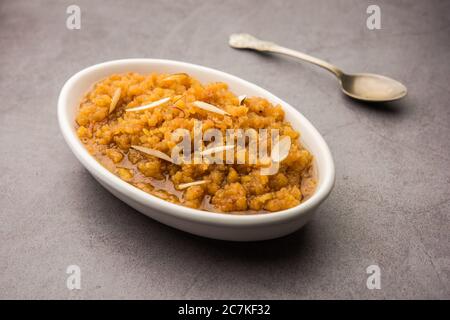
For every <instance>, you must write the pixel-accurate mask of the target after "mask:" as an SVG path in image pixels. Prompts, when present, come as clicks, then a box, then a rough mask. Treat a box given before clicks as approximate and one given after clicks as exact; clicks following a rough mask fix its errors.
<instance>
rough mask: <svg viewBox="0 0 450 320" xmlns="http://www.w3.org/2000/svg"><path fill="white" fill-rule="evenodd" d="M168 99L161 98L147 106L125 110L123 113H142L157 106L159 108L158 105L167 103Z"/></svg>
mask: <svg viewBox="0 0 450 320" xmlns="http://www.w3.org/2000/svg"><path fill="white" fill-rule="evenodd" d="M170 99H171V98H170V97H167V98H162V99H161V100H157V101H153V102H152V103H150V104H147V105H145V106H139V107H135V108H130V109H125V111H126V112H132V111H142V110H147V109H151V108H155V107H157V106H160V105H162V104H164V103H166V102H168V101H169V100H170Z"/></svg>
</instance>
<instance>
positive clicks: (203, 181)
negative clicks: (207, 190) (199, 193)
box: [178, 180, 209, 189]
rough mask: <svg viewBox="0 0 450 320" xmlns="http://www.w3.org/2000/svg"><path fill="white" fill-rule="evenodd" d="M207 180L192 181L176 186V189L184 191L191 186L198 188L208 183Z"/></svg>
mask: <svg viewBox="0 0 450 320" xmlns="http://www.w3.org/2000/svg"><path fill="white" fill-rule="evenodd" d="M208 182H209V181H208V180H200V181H194V182H188V183H182V184H179V185H178V189H186V188H189V187H192V186H199V185H201V184H205V183H208Z"/></svg>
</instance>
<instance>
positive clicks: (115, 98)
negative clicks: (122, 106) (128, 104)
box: [109, 88, 122, 113]
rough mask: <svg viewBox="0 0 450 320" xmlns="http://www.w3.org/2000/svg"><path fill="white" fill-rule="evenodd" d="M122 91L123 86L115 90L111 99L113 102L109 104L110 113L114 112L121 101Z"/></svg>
mask: <svg viewBox="0 0 450 320" xmlns="http://www.w3.org/2000/svg"><path fill="white" fill-rule="evenodd" d="M121 93H122V89H121V88H117V89H116V91H114V95H113V97H112V100H111V104H110V105H109V113H111V112H113V111H114V109H115V108H116V106H117V102H119V99H120V94H121Z"/></svg>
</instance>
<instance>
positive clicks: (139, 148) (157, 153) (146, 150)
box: [131, 146, 173, 163]
mask: <svg viewBox="0 0 450 320" xmlns="http://www.w3.org/2000/svg"><path fill="white" fill-rule="evenodd" d="M131 148H133V149H135V150H137V151H140V152H142V153H145V154H148V155H150V156H154V157H157V158H160V159H162V160H166V161H169V162H172V163H173V160H172V158H170V157H169V156H168V155H167V154H165V153H164V152H161V151H159V150H155V149H150V148H146V147H142V146H131Z"/></svg>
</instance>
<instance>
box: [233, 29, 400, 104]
mask: <svg viewBox="0 0 450 320" xmlns="http://www.w3.org/2000/svg"><path fill="white" fill-rule="evenodd" d="M229 44H230V46H231V47H233V48H237V49H253V50H257V51H267V52H274V53H281V54H284V55H288V56H291V57H295V58H299V59H302V60H304V61H307V62H311V63H313V64H315V65H318V66H319V67H322V68H324V69H326V70H328V71H330V72H331V73H333V74H334V75H335V76H336V77H337V78H338V79H339V82H340V84H341V89H342V91H343V92H344V93H345V94H346V95H348V96H350V97H352V98H355V99H358V100H364V101H373V102H383V101H392V100H397V99H400V98H403V97H404V96H405V95H406V92H407V89H406V87H405V86H404V85H403V84H401V83H400V82H398V81H396V80H394V79H391V78H388V77H385V76H381V75H378V74H371V73H357V74H345V73H344V72H342V70H340V69H339V68H337V67H336V66H333V65H332V64H330V63H328V62H326V61H323V60H320V59H317V58H315V57H312V56H310V55H307V54H304V53H302V52H298V51H295V50H292V49H288V48H284V47H282V46H279V45H277V44H275V43H272V42H267V41H262V40H259V39H257V38H255V37H253V36H251V35H249V34H246V33H240V34H232V35H231V36H230V40H229Z"/></svg>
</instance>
